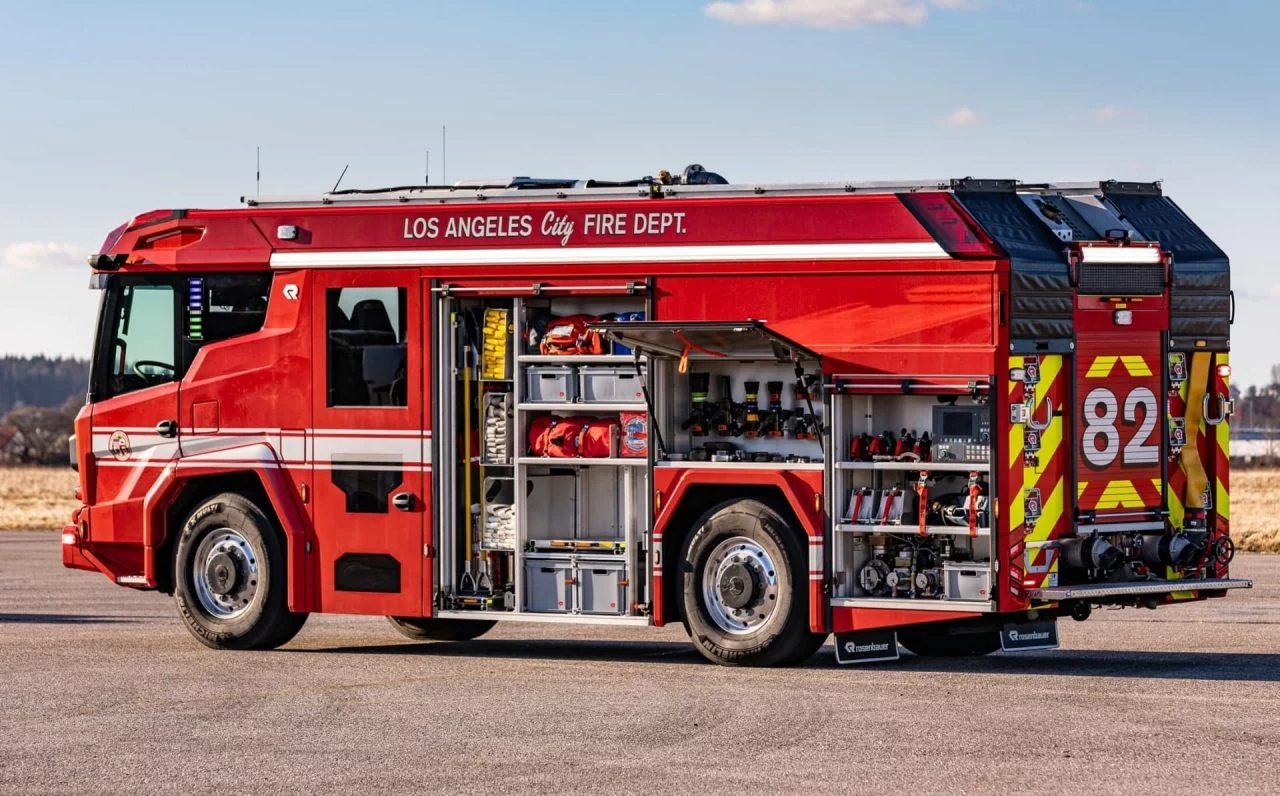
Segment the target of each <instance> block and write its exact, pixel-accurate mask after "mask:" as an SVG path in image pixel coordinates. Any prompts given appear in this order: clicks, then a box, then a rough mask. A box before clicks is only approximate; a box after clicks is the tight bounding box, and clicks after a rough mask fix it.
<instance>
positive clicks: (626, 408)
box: [516, 401, 649, 414]
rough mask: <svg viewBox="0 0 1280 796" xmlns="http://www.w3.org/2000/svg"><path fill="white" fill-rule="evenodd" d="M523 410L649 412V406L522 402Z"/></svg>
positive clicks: (520, 406) (582, 402) (640, 404)
mask: <svg viewBox="0 0 1280 796" xmlns="http://www.w3.org/2000/svg"><path fill="white" fill-rule="evenodd" d="M516 408H517V409H519V410H520V411H521V412H578V413H584V414H590V413H591V412H648V411H649V407H647V406H645V405H644V404H642V403H639V404H636V403H622V404H615V403H590V402H586V401H578V402H574V403H545V404H544V403H522V404H519V405H518V406H517V407H516Z"/></svg>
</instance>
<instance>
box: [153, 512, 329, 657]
mask: <svg viewBox="0 0 1280 796" xmlns="http://www.w3.org/2000/svg"><path fill="white" fill-rule="evenodd" d="M228 534H234V536H228ZM218 539H224V545H226V546H227V547H228V548H230V547H234V548H235V549H234V551H233V553H232V554H231V555H225V554H224V556H223V559H222V560H221V561H217V560H214V561H212V563H210V561H211V559H210V556H209V555H208V553H209V552H211V550H210V548H209V545H211V544H213V543H214V542H215V541H216V540H218ZM227 539H234V540H235V541H234V542H227V541H225V540H227ZM176 547H177V550H176V552H175V554H174V565H173V566H174V591H173V598H174V601H175V602H176V603H177V605H178V614H179V615H180V616H181V617H182V620H183V622H184V623H185V624H186V626H187V629H188V630H190V631H191V634H192V635H193V636H195V637H196V638H197V639H198V640H199V641H200V643H202V644H204V645H206V646H209V647H213V648H214V649H230V650H262V649H274V648H276V647H278V646H280V645H281V644H285V643H286V642H288V641H289V640H290V639H292V638H293V637H294V636H296V635H297V634H298V631H299V630H301V629H302V625H303V623H305V622H306V621H307V614H305V613H293V612H292V611H290V610H289V607H288V603H287V597H286V591H287V588H286V584H287V577H288V576H287V574H286V573H287V570H286V568H285V563H286V562H285V551H284V541H283V534H281V533H280V531H279V529H277V528H276V526H275V523H273V522H272V521H271V519H270V518H269V517H268V516H267V515H266V513H265V512H263V511H262V509H260V508H259V507H258V506H257V505H256V504H255V503H254V502H253V501H252V500H250V499H248V498H246V497H245V496H243V495H240V494H237V493H234V492H224V493H222V494H220V495H216V496H215V497H212V498H210V499H208V500H206V501H205V502H203V503H202V504H200V505H199V506H198V507H197V508H196V509H195V511H193V512H191V514H190V515H189V516H188V517H187V520H186V522H185V523H183V526H182V532H181V535H180V536H179V537H178V543H177V546H176ZM215 547H216V545H215ZM213 552H216V551H213ZM197 556H201V557H202V560H203V561H204V563H203V564H202V569H201V572H202V573H204V574H203V575H201V576H197V574H196V571H195V566H196V561H197ZM241 556H242V557H241ZM216 557H217V556H216V555H215V556H214V558H216ZM228 562H230V563H228ZM215 582H216V584H217V586H216V588H225V587H228V584H229V585H230V588H231V589H252V590H253V591H252V594H251V596H249V597H246V598H245V600H244V602H243V604H241V602H240V601H239V599H238V597H239V595H240V594H241V593H242V592H234V593H228V594H226V595H214V594H212V593H211V592H210V588H211V584H213V583H215ZM249 584H252V585H249ZM202 592H203V596H202ZM221 599H226V600H233V601H234V602H235V605H232V606H223V605H221V604H220V602H219V601H220V600H221ZM211 602H212V603H214V604H215V608H213V609H211V608H210V607H209V606H210V604H211ZM219 610H221V611H223V612H224V613H223V614H222V615H220V613H219ZM230 610H234V612H228V611H230Z"/></svg>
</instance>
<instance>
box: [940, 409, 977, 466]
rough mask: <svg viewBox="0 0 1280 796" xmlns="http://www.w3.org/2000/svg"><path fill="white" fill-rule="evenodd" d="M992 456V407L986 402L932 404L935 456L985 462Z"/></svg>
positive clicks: (944, 459)
mask: <svg viewBox="0 0 1280 796" xmlns="http://www.w3.org/2000/svg"><path fill="white" fill-rule="evenodd" d="M990 459H991V411H990V409H989V408H988V407H986V406H935V407H934V408H933V460H934V461H935V462H986V461H990Z"/></svg>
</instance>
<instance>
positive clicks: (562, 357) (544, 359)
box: [516, 354, 645, 365]
mask: <svg viewBox="0 0 1280 796" xmlns="http://www.w3.org/2000/svg"><path fill="white" fill-rule="evenodd" d="M516 361H517V362H519V363H520V364H521V365H558V364H570V365H630V364H633V363H634V362H635V361H636V360H635V357H633V356H631V355H630V354H521V355H520V356H519V357H517V358H516ZM644 361H645V358H644V357H640V362H641V363H644Z"/></svg>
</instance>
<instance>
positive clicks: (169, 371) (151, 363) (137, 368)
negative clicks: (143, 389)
mask: <svg viewBox="0 0 1280 796" xmlns="http://www.w3.org/2000/svg"><path fill="white" fill-rule="evenodd" d="M143 365H146V366H148V367H151V368H155V369H157V370H161V371H165V373H159V374H157V373H146V372H144V371H143V370H142V367H143ZM133 372H134V373H135V374H136V375H137V376H138V378H140V379H143V380H144V381H146V382H147V384H152V383H155V384H160V383H161V382H160V381H159V379H160V377H161V376H165V375H167V376H168V378H166V379H164V381H173V377H174V376H176V375H177V374H178V369H177V368H175V367H174V366H173V365H170V364H169V363H168V362H157V361H156V360H154V359H139V360H138V361H137V362H135V363H133ZM153 380H155V381H154V382H153Z"/></svg>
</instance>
